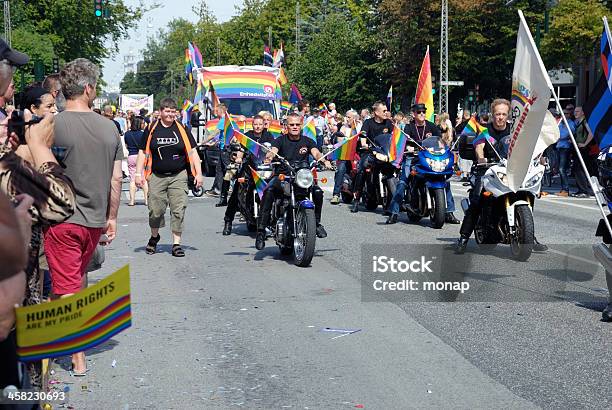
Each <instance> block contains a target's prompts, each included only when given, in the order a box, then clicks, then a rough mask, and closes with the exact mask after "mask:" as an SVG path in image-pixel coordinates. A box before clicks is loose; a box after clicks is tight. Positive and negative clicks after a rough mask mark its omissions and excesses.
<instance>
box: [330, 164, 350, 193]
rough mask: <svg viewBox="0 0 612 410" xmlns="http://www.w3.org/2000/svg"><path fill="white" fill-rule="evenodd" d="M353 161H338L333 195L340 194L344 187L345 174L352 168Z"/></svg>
mask: <svg viewBox="0 0 612 410" xmlns="http://www.w3.org/2000/svg"><path fill="white" fill-rule="evenodd" d="M350 166H351V161H338V162H337V166H336V174H335V175H334V192H333V194H332V195H333V196H337V195H340V190H341V189H342V183H343V182H344V175H346V172H347V171H348V170H349V169H350Z"/></svg>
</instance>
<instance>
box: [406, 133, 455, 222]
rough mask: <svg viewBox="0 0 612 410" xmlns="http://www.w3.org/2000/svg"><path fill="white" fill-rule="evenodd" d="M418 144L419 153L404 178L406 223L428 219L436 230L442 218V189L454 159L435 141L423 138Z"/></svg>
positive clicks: (433, 138)
mask: <svg viewBox="0 0 612 410" xmlns="http://www.w3.org/2000/svg"><path fill="white" fill-rule="evenodd" d="M421 144H422V147H423V149H422V150H420V151H419V152H418V153H417V154H416V155H415V158H414V160H413V162H412V167H411V168H412V169H411V171H410V176H409V177H408V187H409V189H407V190H406V196H405V203H406V213H407V215H408V220H409V221H410V222H419V221H420V220H421V218H424V217H426V216H429V219H430V221H431V224H432V226H433V227H434V228H435V229H440V228H442V227H443V226H444V220H445V218H446V191H445V189H444V188H445V186H446V181H447V180H448V179H449V178H450V177H451V176H452V175H453V167H454V165H455V157H454V155H453V153H452V152H451V150H450V149H449V148H448V147H447V146H446V145H445V144H444V143H443V142H442V141H441V140H440V139H439V138H438V137H429V138H426V139H425V140H423V142H422V143H421ZM407 155H411V154H410V153H407Z"/></svg>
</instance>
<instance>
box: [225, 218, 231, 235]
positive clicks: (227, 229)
mask: <svg viewBox="0 0 612 410" xmlns="http://www.w3.org/2000/svg"><path fill="white" fill-rule="evenodd" d="M231 233H232V221H225V226H223V235H225V236H227V235H230V234H231Z"/></svg>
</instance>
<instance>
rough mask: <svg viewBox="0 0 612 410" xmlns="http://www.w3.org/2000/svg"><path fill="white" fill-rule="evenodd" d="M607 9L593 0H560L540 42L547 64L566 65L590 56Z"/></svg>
mask: <svg viewBox="0 0 612 410" xmlns="http://www.w3.org/2000/svg"><path fill="white" fill-rule="evenodd" d="M607 11H608V10H607V9H606V7H605V6H603V5H602V4H601V3H600V2H599V1H597V0H560V1H559V5H558V6H557V7H556V8H554V9H552V11H551V17H552V22H551V23H550V29H549V32H548V33H547V34H546V35H545V36H544V39H543V42H542V45H543V47H542V49H543V50H542V51H543V53H542V58H543V59H544V62H545V64H547V67H548V68H554V67H560V66H568V65H571V64H572V63H574V62H576V61H577V60H583V59H586V58H589V57H591V56H593V55H594V53H595V52H596V51H595V50H596V47H598V46H599V44H598V41H599V38H600V36H601V33H602V30H603V22H602V17H603V16H605V15H606V12H607Z"/></svg>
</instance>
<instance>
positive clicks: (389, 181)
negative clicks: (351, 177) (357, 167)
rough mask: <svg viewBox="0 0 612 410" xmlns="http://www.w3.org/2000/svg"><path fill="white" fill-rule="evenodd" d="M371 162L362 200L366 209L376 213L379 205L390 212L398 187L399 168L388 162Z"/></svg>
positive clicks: (373, 160) (366, 171) (366, 172)
mask: <svg viewBox="0 0 612 410" xmlns="http://www.w3.org/2000/svg"><path fill="white" fill-rule="evenodd" d="M370 155H372V160H370V161H369V163H368V165H367V166H366V169H365V183H364V187H363V193H362V195H361V200H362V202H363V205H364V206H365V208H366V209H367V210H369V211H374V210H375V209H376V208H378V206H379V205H382V206H383V209H385V210H388V209H389V205H390V204H391V199H392V198H393V195H394V194H395V188H396V187H397V176H396V174H397V171H398V170H397V168H395V167H394V166H393V165H392V164H390V163H388V162H380V161H378V160H376V159H374V154H373V153H372V154H370Z"/></svg>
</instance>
